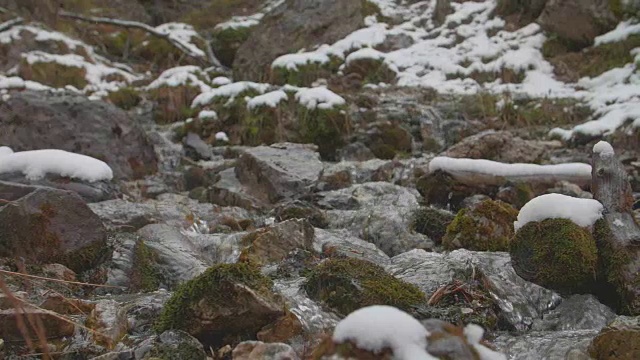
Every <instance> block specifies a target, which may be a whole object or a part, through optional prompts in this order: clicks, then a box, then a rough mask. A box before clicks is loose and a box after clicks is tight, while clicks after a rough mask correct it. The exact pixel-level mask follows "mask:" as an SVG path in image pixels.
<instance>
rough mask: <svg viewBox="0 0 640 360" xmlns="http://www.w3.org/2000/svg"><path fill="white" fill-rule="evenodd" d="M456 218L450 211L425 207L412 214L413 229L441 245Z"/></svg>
mask: <svg viewBox="0 0 640 360" xmlns="http://www.w3.org/2000/svg"><path fill="white" fill-rule="evenodd" d="M454 218H455V216H454V215H453V214H451V213H450V212H448V211H445V210H440V209H436V208H433V207H427V206H423V207H420V208H419V209H416V210H415V211H414V212H413V213H412V214H411V227H412V228H413V230H415V231H417V232H419V233H420V234H424V235H427V236H428V237H429V238H430V239H431V240H433V241H434V242H435V243H436V244H440V243H441V242H442V237H443V236H444V235H445V233H446V232H447V227H448V226H449V224H451V222H452V221H453V219H454Z"/></svg>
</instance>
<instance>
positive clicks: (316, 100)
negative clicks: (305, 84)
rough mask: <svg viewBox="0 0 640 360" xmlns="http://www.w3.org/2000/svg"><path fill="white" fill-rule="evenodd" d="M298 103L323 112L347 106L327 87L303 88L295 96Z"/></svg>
mask: <svg viewBox="0 0 640 360" xmlns="http://www.w3.org/2000/svg"><path fill="white" fill-rule="evenodd" d="M295 98H296V101H297V102H298V103H299V104H300V105H302V106H304V107H306V108H307V109H309V110H314V109H316V108H318V109H321V110H328V109H333V108H335V107H338V106H342V105H344V104H346V101H345V100H344V99H343V98H342V97H341V96H340V95H338V94H336V93H334V92H333V91H331V90H329V89H327V88H326V87H322V86H321V87H316V88H302V89H300V90H298V92H297V93H296V95H295Z"/></svg>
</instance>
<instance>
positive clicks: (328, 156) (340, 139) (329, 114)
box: [296, 106, 351, 161]
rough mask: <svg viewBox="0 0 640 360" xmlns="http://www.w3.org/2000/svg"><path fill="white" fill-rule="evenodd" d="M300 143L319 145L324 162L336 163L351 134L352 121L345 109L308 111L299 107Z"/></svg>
mask: <svg viewBox="0 0 640 360" xmlns="http://www.w3.org/2000/svg"><path fill="white" fill-rule="evenodd" d="M296 116H297V118H298V126H299V134H300V141H301V142H303V143H313V144H316V145H318V152H319V153H320V157H321V158H322V159H323V160H328V161H334V160H336V159H337V151H338V149H339V148H341V147H342V146H344V145H345V143H346V138H347V136H348V135H349V133H350V132H351V121H350V119H349V116H348V114H347V112H346V109H345V108H344V107H335V108H331V109H313V110H311V109H308V108H306V107H304V106H297V109H296Z"/></svg>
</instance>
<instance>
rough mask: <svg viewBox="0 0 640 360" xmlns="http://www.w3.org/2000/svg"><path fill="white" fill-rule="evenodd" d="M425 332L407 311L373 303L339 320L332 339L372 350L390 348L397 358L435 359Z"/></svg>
mask: <svg viewBox="0 0 640 360" xmlns="http://www.w3.org/2000/svg"><path fill="white" fill-rule="evenodd" d="M428 335H429V333H428V332H427V330H426V329H425V328H424V326H422V324H420V322H419V321H418V320H416V319H414V318H413V317H412V316H411V315H409V314H407V313H406V312H404V311H402V310H399V309H396V308H394V307H391V306H382V305H376V306H369V307H365V308H362V309H359V310H356V311H354V312H352V313H351V314H349V315H348V316H347V317H346V318H344V319H343V320H342V321H340V323H338V325H337V326H336V328H335V330H334V332H333V341H335V342H337V343H344V342H347V341H352V342H354V343H355V344H356V345H357V346H358V348H360V349H364V350H369V351H372V352H379V351H382V350H383V349H385V348H390V349H392V350H393V354H394V358H395V359H399V360H429V359H435V358H434V357H432V356H431V355H429V354H428V353H427V351H426V348H427V336H428Z"/></svg>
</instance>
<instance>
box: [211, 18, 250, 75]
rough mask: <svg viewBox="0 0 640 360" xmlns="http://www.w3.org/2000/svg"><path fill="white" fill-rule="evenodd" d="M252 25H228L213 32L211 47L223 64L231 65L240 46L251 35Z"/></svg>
mask: <svg viewBox="0 0 640 360" xmlns="http://www.w3.org/2000/svg"><path fill="white" fill-rule="evenodd" d="M253 28H254V27H253V26H252V27H237V28H234V27H228V28H223V29H219V30H216V31H214V32H213V34H212V36H211V47H212V48H213V52H214V53H215V54H216V57H217V58H218V60H220V62H221V63H222V64H223V65H226V66H231V65H232V64H233V60H234V59H235V57H236V52H237V51H238V49H239V48H240V46H241V45H242V44H243V43H244V42H245V41H247V39H248V38H249V35H251V31H252V30H253Z"/></svg>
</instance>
